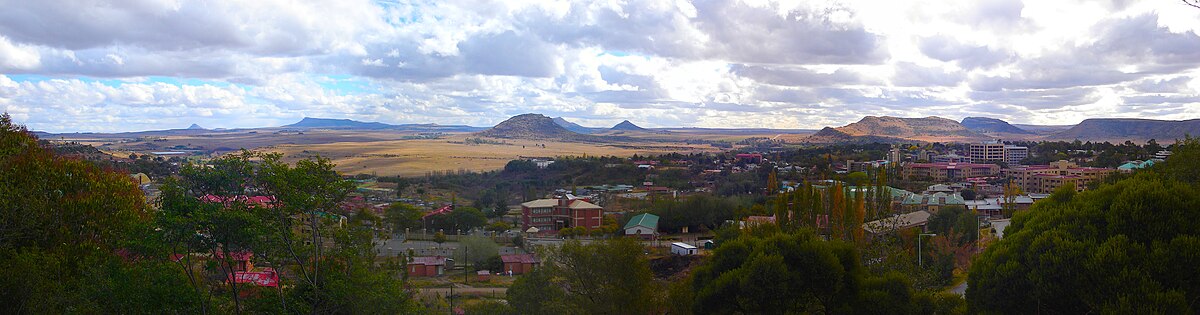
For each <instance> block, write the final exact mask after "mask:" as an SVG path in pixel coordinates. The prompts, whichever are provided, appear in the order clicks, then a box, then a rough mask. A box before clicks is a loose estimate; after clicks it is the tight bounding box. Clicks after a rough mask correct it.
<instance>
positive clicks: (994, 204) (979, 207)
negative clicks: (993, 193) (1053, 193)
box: [964, 194, 1049, 218]
mask: <svg viewBox="0 0 1200 315" xmlns="http://www.w3.org/2000/svg"><path fill="white" fill-rule="evenodd" d="M1047 197H1049V195H1046V194H1029V195H1019V196H1012V197H1008V198H1005V197H997V198H987V199H983V200H967V201H966V202H965V204H964V205H965V206H966V207H967V209H971V210H972V211H974V212H975V213H976V214H977V215H979V216H986V217H992V218H1002V217H1004V208H1005V207H1006V206H1011V208H1012V210H1014V211H1023V210H1028V209H1029V207H1032V206H1033V203H1034V202H1037V201H1038V200H1041V199H1045V198H1047ZM1009 215H1011V213H1010V214H1009Z"/></svg>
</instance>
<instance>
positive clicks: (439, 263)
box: [408, 256, 446, 277]
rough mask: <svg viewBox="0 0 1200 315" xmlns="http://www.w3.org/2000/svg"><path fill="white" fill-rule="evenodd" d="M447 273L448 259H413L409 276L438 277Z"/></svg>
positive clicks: (409, 265)
mask: <svg viewBox="0 0 1200 315" xmlns="http://www.w3.org/2000/svg"><path fill="white" fill-rule="evenodd" d="M445 272H446V257H442V256H433V257H413V258H412V261H410V262H408V275H409V276H413V277H436V276H440V275H442V274H443V273H445Z"/></svg>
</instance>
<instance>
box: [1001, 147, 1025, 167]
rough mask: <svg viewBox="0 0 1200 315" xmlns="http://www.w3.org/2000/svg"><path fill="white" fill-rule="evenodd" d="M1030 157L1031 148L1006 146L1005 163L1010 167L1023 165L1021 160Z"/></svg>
mask: <svg viewBox="0 0 1200 315" xmlns="http://www.w3.org/2000/svg"><path fill="white" fill-rule="evenodd" d="M1027 157H1029V148H1026V147H1022V146H1016V145H1006V146H1004V162H1005V163H1008V165H1021V160H1024V159H1025V158H1027Z"/></svg>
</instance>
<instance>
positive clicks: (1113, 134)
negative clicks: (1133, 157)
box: [1049, 118, 1200, 142]
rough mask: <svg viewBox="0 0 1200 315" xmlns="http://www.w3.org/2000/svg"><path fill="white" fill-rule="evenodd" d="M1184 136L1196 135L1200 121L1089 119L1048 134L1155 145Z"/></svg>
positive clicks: (1083, 139) (1057, 138) (1199, 133)
mask: <svg viewBox="0 0 1200 315" xmlns="http://www.w3.org/2000/svg"><path fill="white" fill-rule="evenodd" d="M1185 135H1193V136H1195V135H1200V119H1191V120H1154V119H1138V118H1093V119H1088V120H1084V121H1083V122H1081V123H1079V124H1078V125H1075V127H1071V129H1067V130H1065V131H1062V132H1059V133H1056V134H1053V135H1050V137H1049V138H1050V139H1055V140H1067V141H1071V140H1077V139H1078V140H1080V141H1125V140H1130V141H1135V142H1141V141H1148V140H1150V139H1155V140H1157V141H1159V142H1163V141H1173V140H1175V139H1183V138H1184V136H1185Z"/></svg>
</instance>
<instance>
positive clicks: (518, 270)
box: [500, 254, 542, 275]
mask: <svg viewBox="0 0 1200 315" xmlns="http://www.w3.org/2000/svg"><path fill="white" fill-rule="evenodd" d="M500 261H502V262H504V273H505V274H508V275H519V274H525V273H529V272H531V271H533V268H535V267H537V266H538V265H540V264H541V263H542V262H541V261H540V260H538V259H537V256H534V255H533V254H516V255H501V256H500Z"/></svg>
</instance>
